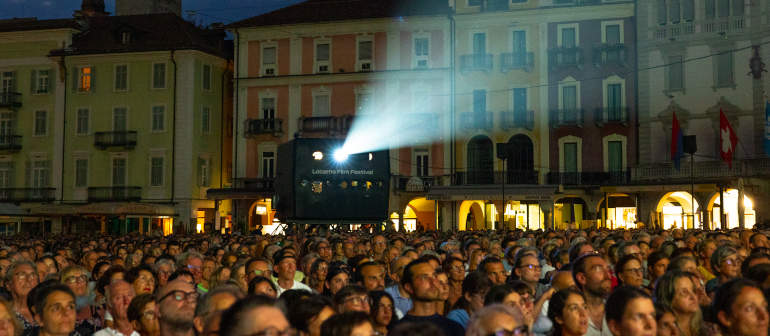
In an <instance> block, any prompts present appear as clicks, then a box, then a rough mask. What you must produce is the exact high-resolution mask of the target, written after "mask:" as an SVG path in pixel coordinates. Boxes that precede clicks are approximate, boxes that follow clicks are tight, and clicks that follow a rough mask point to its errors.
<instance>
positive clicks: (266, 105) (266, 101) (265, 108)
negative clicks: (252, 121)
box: [262, 98, 275, 120]
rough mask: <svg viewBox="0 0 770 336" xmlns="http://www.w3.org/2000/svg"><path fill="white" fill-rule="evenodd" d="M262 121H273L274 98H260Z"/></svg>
mask: <svg viewBox="0 0 770 336" xmlns="http://www.w3.org/2000/svg"><path fill="white" fill-rule="evenodd" d="M262 119H265V120H268V119H275V98H262Z"/></svg>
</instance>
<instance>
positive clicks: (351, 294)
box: [334, 285, 371, 314]
mask: <svg viewBox="0 0 770 336" xmlns="http://www.w3.org/2000/svg"><path fill="white" fill-rule="evenodd" d="M334 307H335V310H336V311H337V312H338V313H344V312H349V311H362V312H365V313H367V314H369V312H370V311H371V303H370V302H369V296H367V292H366V288H364V287H361V286H359V285H347V286H345V287H342V289H340V291H339V292H337V294H335V295H334Z"/></svg>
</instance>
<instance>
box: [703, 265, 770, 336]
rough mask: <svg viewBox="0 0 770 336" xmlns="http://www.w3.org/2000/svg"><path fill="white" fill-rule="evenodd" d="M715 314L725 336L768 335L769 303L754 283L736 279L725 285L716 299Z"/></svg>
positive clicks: (719, 290)
mask: <svg viewBox="0 0 770 336" xmlns="http://www.w3.org/2000/svg"><path fill="white" fill-rule="evenodd" d="M712 311H713V319H714V320H715V322H716V323H717V324H718V325H719V328H720V329H721V331H722V332H723V334H724V335H730V336H764V335H767V328H768V313H767V300H766V299H765V296H764V294H762V290H761V289H760V287H759V285H757V283H755V282H754V281H751V280H747V279H733V280H730V281H728V282H726V283H724V284H722V285H721V286H720V287H719V289H717V291H716V294H715V295H714V301H713V303H712Z"/></svg>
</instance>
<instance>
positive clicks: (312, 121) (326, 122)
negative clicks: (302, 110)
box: [299, 116, 353, 135]
mask: <svg viewBox="0 0 770 336" xmlns="http://www.w3.org/2000/svg"><path fill="white" fill-rule="evenodd" d="M352 125H353V116H340V117H331V116H327V117H300V118H299V133H300V135H302V134H304V133H324V134H326V135H339V134H345V133H347V132H348V130H350V126H352Z"/></svg>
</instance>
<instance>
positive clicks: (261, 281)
mask: <svg viewBox="0 0 770 336" xmlns="http://www.w3.org/2000/svg"><path fill="white" fill-rule="evenodd" d="M248 293H249V295H264V296H269V297H271V298H273V299H275V298H276V297H277V296H278V289H277V288H276V287H275V282H273V280H270V279H268V278H265V277H263V276H261V275H259V276H256V277H254V279H251V281H249V291H248Z"/></svg>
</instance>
